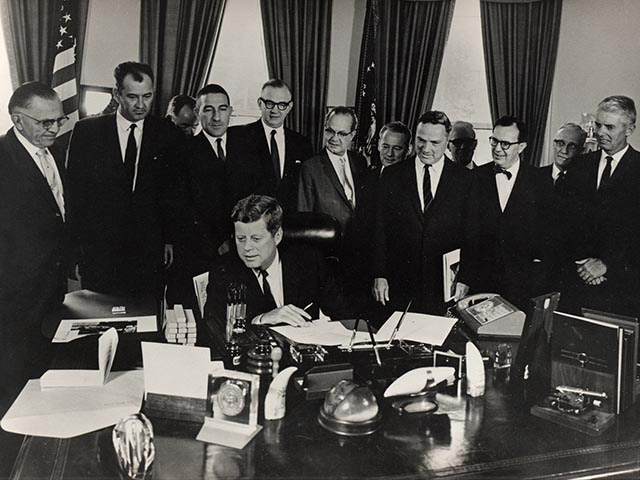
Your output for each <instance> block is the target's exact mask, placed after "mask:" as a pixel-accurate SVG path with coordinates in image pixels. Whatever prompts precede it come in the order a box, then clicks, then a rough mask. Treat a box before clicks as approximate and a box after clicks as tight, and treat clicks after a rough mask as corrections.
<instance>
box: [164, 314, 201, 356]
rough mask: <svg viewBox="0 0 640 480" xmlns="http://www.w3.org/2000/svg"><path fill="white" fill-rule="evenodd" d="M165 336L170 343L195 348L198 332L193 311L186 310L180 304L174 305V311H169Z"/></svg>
mask: <svg viewBox="0 0 640 480" xmlns="http://www.w3.org/2000/svg"><path fill="white" fill-rule="evenodd" d="M164 336H165V338H166V339H167V342H169V343H179V344H181V345H189V346H194V345H195V344H196V338H197V330H196V319H195V317H194V316H193V311H191V310H185V309H184V308H183V307H182V305H179V304H176V305H174V306H173V310H167V311H166V323H165V327H164Z"/></svg>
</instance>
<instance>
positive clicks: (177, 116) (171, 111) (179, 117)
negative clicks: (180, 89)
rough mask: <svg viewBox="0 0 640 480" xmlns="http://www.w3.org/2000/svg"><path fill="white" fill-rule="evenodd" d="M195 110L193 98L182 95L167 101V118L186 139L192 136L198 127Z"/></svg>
mask: <svg viewBox="0 0 640 480" xmlns="http://www.w3.org/2000/svg"><path fill="white" fill-rule="evenodd" d="M195 108H196V100H195V98H193V97H192V96H190V95H184V94H181V95H176V96H175V97H173V98H172V99H171V100H169V106H168V107H167V118H168V119H169V120H171V121H172V122H173V124H174V125H175V126H176V127H178V128H179V129H180V130H181V131H182V133H184V134H185V135H186V136H187V137H191V136H193V133H194V132H195V130H196V127H197V126H198V117H197V116H196V112H195Z"/></svg>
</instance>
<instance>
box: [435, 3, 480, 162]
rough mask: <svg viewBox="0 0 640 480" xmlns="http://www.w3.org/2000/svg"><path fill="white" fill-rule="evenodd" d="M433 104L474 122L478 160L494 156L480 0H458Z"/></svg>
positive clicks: (452, 118)
mask: <svg viewBox="0 0 640 480" xmlns="http://www.w3.org/2000/svg"><path fill="white" fill-rule="evenodd" d="M433 108H434V109H436V110H442V111H443V112H445V113H446V114H447V115H448V116H449V118H450V119H451V121H452V122H455V121H456V120H466V121H468V122H471V123H473V125H474V127H475V130H476V137H477V139H478V147H477V148H476V153H475V156H474V162H475V163H476V164H482V163H486V162H489V161H490V160H491V148H490V147H489V136H490V135H491V126H492V122H491V111H490V109H489V94H488V91H487V77H486V73H485V67H484V51H483V50H482V29H481V25H480V2H479V0H457V1H456V3H455V8H454V12H453V20H452V22H451V31H450V32H449V40H448V42H447V46H446V48H445V51H444V58H443V60H442V68H441V69H440V78H439V79H438V87H437V89H436V95H435V98H434V102H433Z"/></svg>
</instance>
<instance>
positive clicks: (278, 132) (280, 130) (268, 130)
mask: <svg viewBox="0 0 640 480" xmlns="http://www.w3.org/2000/svg"><path fill="white" fill-rule="evenodd" d="M260 123H262V128H264V134H265V135H266V136H267V140H271V130H275V131H276V136H280V135H284V124H282V125H280V126H279V127H278V128H273V127H270V126H269V125H267V124H266V123H264V120H262V119H260Z"/></svg>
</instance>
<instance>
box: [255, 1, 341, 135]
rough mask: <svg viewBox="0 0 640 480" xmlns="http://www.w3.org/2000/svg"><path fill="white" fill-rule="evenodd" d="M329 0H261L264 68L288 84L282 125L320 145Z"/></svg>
mask: <svg viewBox="0 0 640 480" xmlns="http://www.w3.org/2000/svg"><path fill="white" fill-rule="evenodd" d="M332 4H333V2H332V0H261V1H260V7H261V10H262V24H263V30H264V44H265V49H266V52H267V68H268V70H269V76H270V77H271V78H281V79H282V80H284V81H285V82H287V83H288V84H289V86H290V87H291V90H292V96H293V110H292V111H291V113H289V116H288V117H287V120H286V121H287V126H288V127H290V128H292V129H293V130H296V131H298V132H300V133H302V134H304V135H307V136H308V137H309V138H310V139H311V142H312V145H314V147H320V145H321V139H322V129H323V126H324V113H325V112H324V108H325V106H326V100H327V85H328V78H329V54H330V44H331V9H332V6H333V5H332Z"/></svg>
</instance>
